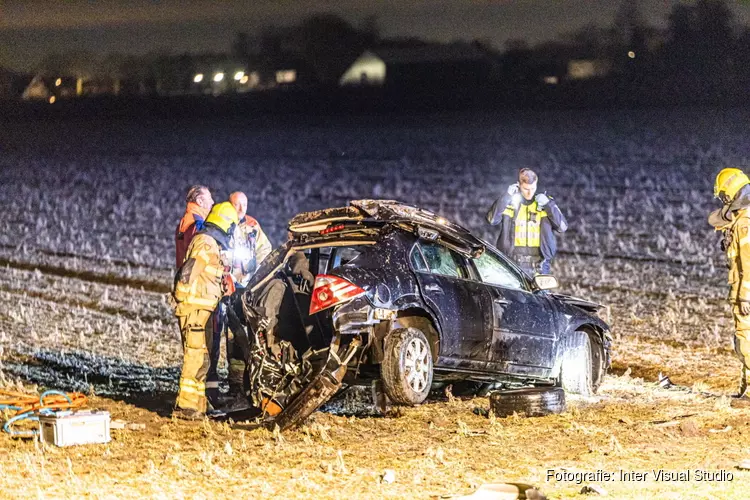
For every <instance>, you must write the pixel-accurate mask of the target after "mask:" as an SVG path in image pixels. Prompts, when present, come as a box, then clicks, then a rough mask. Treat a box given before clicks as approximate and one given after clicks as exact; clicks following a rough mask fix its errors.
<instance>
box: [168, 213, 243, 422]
mask: <svg viewBox="0 0 750 500" xmlns="http://www.w3.org/2000/svg"><path fill="white" fill-rule="evenodd" d="M238 222H239V220H238V218H237V211H236V210H235V209H234V207H233V206H232V204H231V203H229V202H223V203H219V204H217V205H214V206H213V208H212V209H211V212H210V213H209V214H208V217H206V221H205V224H204V226H203V229H202V230H201V231H199V232H198V234H196V235H195V237H194V238H193V240H192V241H191V243H190V246H189V247H188V249H187V255H186V256H185V261H184V262H183V264H182V266H181V267H180V269H179V270H178V271H177V275H176V276H175V286H174V292H173V295H174V299H175V302H176V303H177V307H176V309H175V315H176V316H177V318H178V319H179V321H180V333H181V336H182V344H183V348H184V359H183V363H182V373H181V375H180V392H179V394H178V396H177V405H176V409H175V415H176V416H178V417H180V418H186V419H196V418H202V417H204V416H205V414H206V411H207V409H208V404H207V403H208V402H207V399H206V376H207V374H208V370H209V364H210V354H209V347H210V346H211V345H212V340H213V332H214V327H213V315H214V311H215V310H216V306H217V305H218V304H219V300H220V299H221V297H222V296H223V295H225V294H226V293H228V292H230V290H226V289H225V288H226V287H225V283H226V280H225V279H224V278H225V276H226V275H228V273H229V269H230V265H231V263H230V262H227V259H226V256H227V255H228V254H227V253H226V252H227V251H228V250H229V248H230V239H231V237H232V233H233V232H234V228H235V227H236V225H237V223H238Z"/></svg>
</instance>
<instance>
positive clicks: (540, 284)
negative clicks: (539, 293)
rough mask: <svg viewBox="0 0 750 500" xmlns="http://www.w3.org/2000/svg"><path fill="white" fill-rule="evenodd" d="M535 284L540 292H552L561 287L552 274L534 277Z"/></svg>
mask: <svg viewBox="0 0 750 500" xmlns="http://www.w3.org/2000/svg"><path fill="white" fill-rule="evenodd" d="M534 284H535V285H536V287H537V288H539V289H540V290H552V289H554V288H557V287H558V286H560V284H559V283H558V282H557V278H555V277H554V276H552V275H551V274H537V275H536V276H534Z"/></svg>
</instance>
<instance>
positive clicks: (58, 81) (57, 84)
mask: <svg viewBox="0 0 750 500" xmlns="http://www.w3.org/2000/svg"><path fill="white" fill-rule="evenodd" d="M60 85H62V78H58V79H57V80H55V87H59V86H60Z"/></svg>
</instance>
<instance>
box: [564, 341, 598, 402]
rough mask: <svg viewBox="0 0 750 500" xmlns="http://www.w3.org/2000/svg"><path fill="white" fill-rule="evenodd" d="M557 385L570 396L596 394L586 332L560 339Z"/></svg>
mask: <svg viewBox="0 0 750 500" xmlns="http://www.w3.org/2000/svg"><path fill="white" fill-rule="evenodd" d="M561 352H562V362H561V363H560V377H559V378H558V385H560V386H562V388H563V389H565V392H567V393H570V394H580V395H582V396H591V395H593V394H594V393H595V392H596V389H595V387H594V377H593V370H594V365H593V359H592V352H591V339H590V338H589V336H588V334H587V333H586V332H581V331H576V332H571V333H569V334H568V335H566V336H565V337H563V339H562V346H561Z"/></svg>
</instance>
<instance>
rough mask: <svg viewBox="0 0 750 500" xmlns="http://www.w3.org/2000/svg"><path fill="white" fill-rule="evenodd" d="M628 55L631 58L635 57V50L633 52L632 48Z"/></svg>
mask: <svg viewBox="0 0 750 500" xmlns="http://www.w3.org/2000/svg"><path fill="white" fill-rule="evenodd" d="M628 57H629V58H631V59H635V52H633V51H632V50H631V51H630V52H628Z"/></svg>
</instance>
